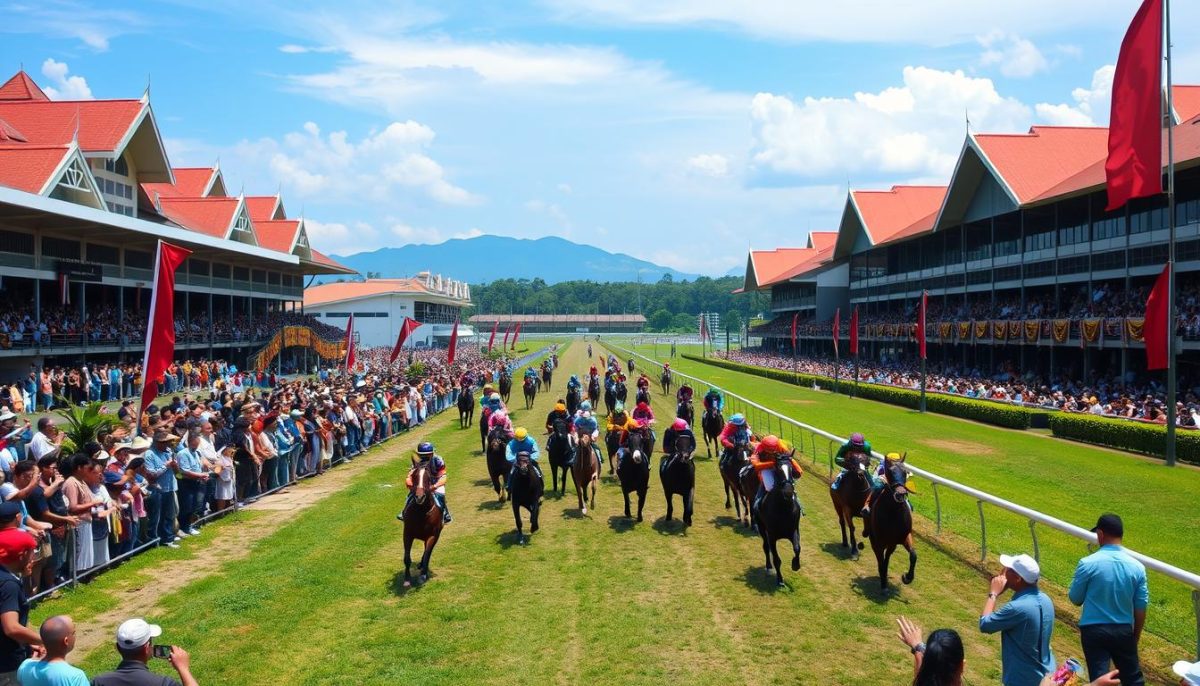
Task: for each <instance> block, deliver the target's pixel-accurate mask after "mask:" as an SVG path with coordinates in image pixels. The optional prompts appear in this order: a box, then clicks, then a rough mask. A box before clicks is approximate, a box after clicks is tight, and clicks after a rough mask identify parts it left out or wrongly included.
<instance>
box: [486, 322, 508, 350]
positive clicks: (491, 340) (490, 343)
mask: <svg viewBox="0 0 1200 686" xmlns="http://www.w3.org/2000/svg"><path fill="white" fill-rule="evenodd" d="M498 328H500V318H499V317H496V323H495V324H492V335H491V336H489V337H488V352H489V353H490V352H492V344H493V343H495V342H496V329H498ZM505 333H506V334H507V332H505Z"/></svg>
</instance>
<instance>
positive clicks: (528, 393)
mask: <svg viewBox="0 0 1200 686" xmlns="http://www.w3.org/2000/svg"><path fill="white" fill-rule="evenodd" d="M521 392H522V393H524V394H525V409H526V410H531V409H533V401H534V400H535V399H537V392H538V389H537V379H536V378H534V377H532V376H527V377H525V380H524V381H522V382H521Z"/></svg>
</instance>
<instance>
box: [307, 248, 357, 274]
mask: <svg viewBox="0 0 1200 686" xmlns="http://www.w3.org/2000/svg"><path fill="white" fill-rule="evenodd" d="M311 252H312V260H311V262H312V264H316V265H320V266H322V267H326V268H328V269H330V270H333V271H334V272H336V273H339V274H357V273H358V272H356V271H354V270H353V269H351V268H349V267H347V266H346V265H344V264H341V263H340V262H338V261H337V260H334V259H332V258H330V257H329V256H328V255H326V254H325V253H323V252H321V251H320V250H312V251H311Z"/></svg>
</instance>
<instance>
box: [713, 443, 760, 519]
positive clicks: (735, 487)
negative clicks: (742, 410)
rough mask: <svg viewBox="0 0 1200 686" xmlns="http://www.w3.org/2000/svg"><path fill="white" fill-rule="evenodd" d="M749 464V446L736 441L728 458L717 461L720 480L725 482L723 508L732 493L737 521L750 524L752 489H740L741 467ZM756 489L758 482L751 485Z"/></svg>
mask: <svg viewBox="0 0 1200 686" xmlns="http://www.w3.org/2000/svg"><path fill="white" fill-rule="evenodd" d="M749 465H750V446H748V445H746V444H745V443H738V444H735V445H734V446H733V449H732V450H731V451H730V456H729V458H728V459H723V460H721V461H720V462H719V463H718V465H717V466H718V467H719V469H720V470H721V481H723V482H724V483H725V509H726V510H728V509H729V500H730V498H729V496H730V494H732V495H733V508H734V512H735V513H737V519H738V522H740V523H742V524H744V525H745V526H750V498H752V497H753V495H754V491H750V492H749V493H746V492H744V491H743V490H742V479H741V472H742V469H744V468H745V467H748V466H749ZM753 487H754V488H755V489H756V490H757V489H758V484H757V483H755V484H754V486H753Z"/></svg>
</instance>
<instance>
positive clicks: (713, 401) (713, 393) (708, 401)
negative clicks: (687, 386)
mask: <svg viewBox="0 0 1200 686" xmlns="http://www.w3.org/2000/svg"><path fill="white" fill-rule="evenodd" d="M724 409H725V398H724V397H722V396H721V391H718V390H717V388H716V386H709V387H708V392H707V393H705V394H704V411H705V413H706V414H711V413H712V412H713V411H714V410H715V411H717V412H720V411H721V410H724Z"/></svg>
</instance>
